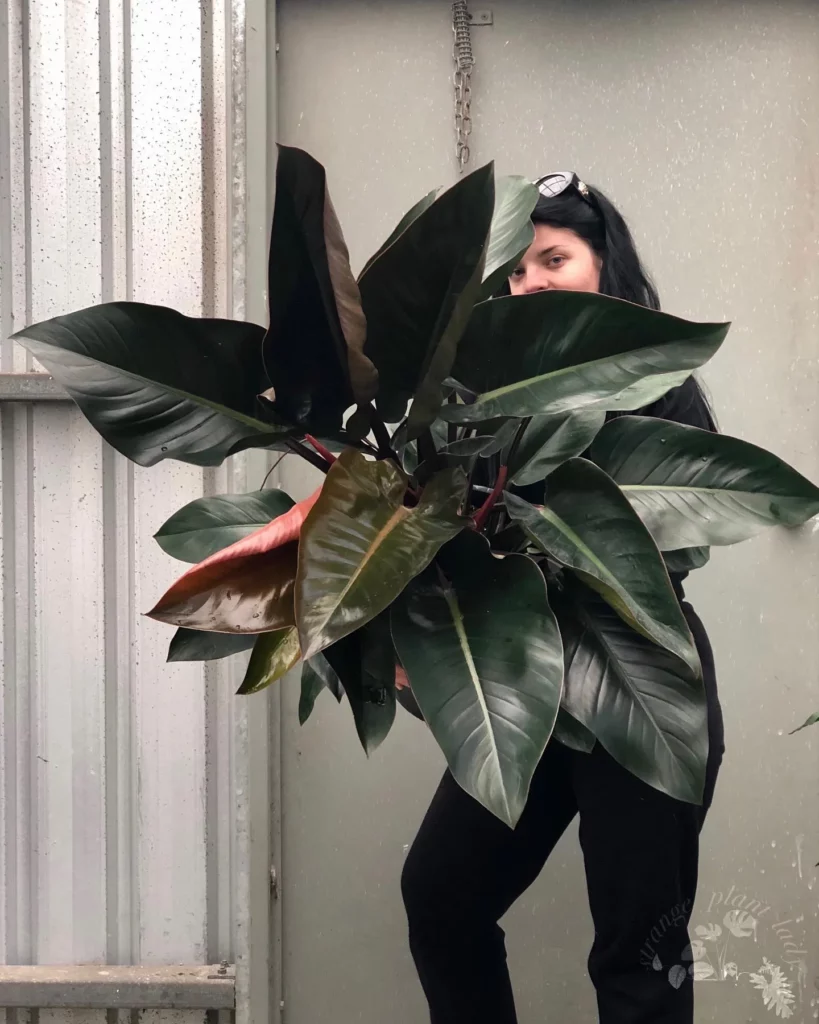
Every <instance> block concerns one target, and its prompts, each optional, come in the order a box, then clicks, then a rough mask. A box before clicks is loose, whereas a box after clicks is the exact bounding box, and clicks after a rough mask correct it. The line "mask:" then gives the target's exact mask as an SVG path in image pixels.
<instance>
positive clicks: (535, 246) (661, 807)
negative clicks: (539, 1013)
mask: <svg viewBox="0 0 819 1024" xmlns="http://www.w3.org/2000/svg"><path fill="white" fill-rule="evenodd" d="M537 185H538V188H539V190H540V193H541V194H540V197H539V200H538V203H537V206H536V207H535V210H534V213H533V215H532V220H533V221H534V227H535V240H534V242H533V243H532V245H531V246H530V247H529V249H528V251H527V252H526V254H525V255H524V256H523V258H522V259H521V261H520V263H519V265H518V266H517V267H516V268H515V270H514V272H513V274H512V276H511V278H510V279H509V291H510V292H511V294H512V295H525V294H528V293H530V292H534V291H541V290H544V289H550V288H557V289H565V290H570V291H592V292H602V293H603V294H606V295H613V296H616V297H618V298H621V299H627V300H629V301H630V302H635V303H639V304H641V305H644V306H649V307H651V308H652V309H657V308H659V300H658V297H657V292H656V290H655V289H654V286H653V285H652V284H651V282H650V281H649V279H648V277H647V275H646V273H645V271H644V270H643V268H642V265H641V263H640V259H639V257H638V255H637V251H636V249H635V246H634V242H633V240H632V237H631V234H630V232H629V230H628V227H627V226H626V223H625V221H624V220H623V218H622V216H621V215H620V214H619V213H618V211H617V210H616V209H615V207H614V206H613V205H612V204H611V203H610V202H609V200H608V199H606V197H605V196H604V195H603V194H602V193H601V192H600V191H598V190H597V189H592V188H589V187H587V186H586V185H585V184H584V183H583V182H582V181H580V180H579V179H578V177H577V176H576V175H574V174H566V173H562V172H561V173H559V174H552V175H546V176H545V177H544V178H541V179H540V180H539V181H538V182H537ZM640 414H641V415H647V416H659V417H662V418H664V419H670V420H676V421H677V422H680V423H688V424H692V425H694V426H698V427H703V428H706V429H715V427H714V423H713V420H712V417H711V414H710V412H709V409H708V404H707V402H706V401H705V398H704V397H703V394H702V392H701V390H700V388H699V385H698V384H697V383H696V381H695V380H694V378H693V377H692V378H690V379H689V380H688V381H687V382H686V383H685V384H684V385H682V387H679V388H676V389H674V390H673V391H671V392H669V394H668V395H666V396H665V397H664V398H663V399H661V400H660V401H659V402H656V403H655V404H654V405H652V406H650V407H648V408H646V409H642V410H640ZM540 490H541V493H542V485H541V486H540ZM682 579H683V576H677V577H676V578H674V579H673V582H674V585H675V589H676V590H677V593H678V595H679V597H680V600H681V601H682V607H683V611H684V613H685V615H686V618H687V620H688V623H689V625H690V627H691V630H692V633H693V635H694V638H695V640H696V643H697V647H698V649H699V653H700V657H701V659H702V666H703V674H704V679H705V686H706V692H707V697H708V709H709V715H708V732H709V757H708V765H707V770H706V785H705V802H704V805H703V806H702V807H696V806H694V805H692V804H686V803H682V802H680V801H677V800H675V799H673V798H672V797H669V796H667V795H665V794H664V793H660V792H658V791H657V790H655V789H652V788H651V787H650V786H648V785H647V784H646V783H644V782H641V781H640V780H639V779H637V778H636V777H635V776H633V775H631V774H630V773H629V772H627V771H626V770H625V769H624V768H622V767H621V766H620V765H619V764H618V763H617V762H616V761H615V760H614V759H613V758H612V757H611V756H610V755H609V754H607V753H606V751H605V750H603V748H602V747H601V746H600V744H597V745H596V746H595V748H594V750H593V751H592V752H591V753H589V754H583V753H579V752H577V751H574V750H570V749H569V748H568V747H565V746H562V745H561V744H560V743H559V742H557V741H555V740H553V741H551V742H550V743H549V745H548V746H547V748H546V752H545V753H544V755H543V758H542V760H541V762H540V765H539V766H538V768H537V771H536V772H535V776H534V779H533V780H532V786H531V790H530V795H529V800H528V803H527V805H526V809H525V811H524V813H523V816H522V817H521V819H520V822H519V824H518V826H517V828H516V829H515V830H514V831H513V830H511V829H509V828H508V827H507V826H506V825H504V824H502V823H501V822H500V821H499V820H498V819H496V818H495V817H493V815H491V814H490V813H489V811H487V810H485V809H484V808H483V807H482V806H481V805H480V804H478V803H477V802H476V801H475V800H473V799H472V798H471V797H469V796H467V794H466V793H465V792H464V791H463V790H462V789H461V788H460V787H459V786H458V785H457V783H456V782H455V781H454V779H453V778H452V776H451V775H450V774H449V773H448V772H447V773H446V774H445V776H444V778H443V780H442V782H441V784H440V786H439V788H438V791H437V793H436V794H435V797H434V798H433V801H432V804H431V806H430V808H429V810H428V812H427V814H426V817H425V819H424V822H423V824H422V825H421V829H420V831H419V833H418V836H417V838H416V840H415V842H414V844H413V846H412V849H411V850H410V852H409V854H408V856H407V861H406V864H405V867H404V873H403V877H402V891H403V896H404V903H405V906H406V910H407V916H408V919H409V932H410V946H411V949H412V954H413V957H414V959H415V964H416V967H417V969H418V974H419V976H420V979H421V984H422V985H423V988H424V992H425V994H426V997H427V1000H428V1002H429V1006H430V1011H431V1021H432V1024H467V1022H468V1024H514V1022H515V1021H516V1020H517V1018H516V1015H515V1006H514V1000H513V997H512V989H511V985H510V982H509V974H508V971H507V967H506V954H505V948H504V936H503V931H502V929H501V928H500V926H499V924H498V921H499V919H500V918H501V917H502V916H503V915H504V914H505V913H506V911H507V910H508V909H509V908H510V907H511V906H512V904H513V903H514V902H515V900H516V899H517V898H518V897H519V896H520V895H521V894H522V893H523V892H524V891H525V890H526V889H527V888H528V887H529V886H530V885H531V884H532V882H534V880H535V879H536V878H537V876H538V874H539V873H540V870H541V868H542V867H543V865H544V864H545V862H546V859H547V858H548V856H549V854H550V853H551V851H552V849H553V848H554V846H555V844H556V843H557V841H558V839H559V838H560V836H561V835H562V834H563V832H564V830H565V829H566V827H567V826H568V824H569V823H570V822H571V821H572V819H573V818H574V816H575V815H576V814H579V816H580V845H581V847H582V851H583V858H584V862H585V870H586V879H587V884H588V893H589V903H590V906H591V912H592V918H593V921H594V943H593V945H592V949H591V954H590V956H589V961H588V965H589V974H590V976H591V979H592V982H593V983H594V985H595V988H596V990H597V1003H598V1009H599V1015H600V1022H601V1024H692V1022H693V1019H694V1017H693V982H692V978H691V976H690V973H689V972H687V971H686V972H685V978H684V980H683V981H682V983H680V975H682V974H683V972H682V971H680V970H679V969H678V970H677V971H674V972H672V973H671V974H669V969H670V968H672V967H674V966H675V965H683V966H684V967H686V968H687V967H689V966H690V962H691V954H690V951H689V950H688V949H687V947H688V942H689V939H688V921H689V918H690V915H691V908H692V905H693V901H694V895H695V892H696V887H697V857H698V843H699V832H700V829H701V827H702V824H703V820H704V817H705V813H706V811H707V809H708V806H709V805H710V802H711V798H712V796H713V792H714V784H715V782H716V775H717V771H718V768H719V763H720V761H721V758H722V752H723V749H724V747H723V732H722V713H721V711H720V707H719V702H718V699H717V693H716V679H715V674H714V662H713V656H712V653H711V648H710V645H709V643H708V637H707V635H706V633H705V630H704V628H703V626H702V623H701V622H700V620H699V619H698V618H697V616H696V615H695V613H694V611H693V609H692V608H691V606H690V605H688V604H687V603H685V601H684V600H683V594H682V586H681V582H682ZM402 683H403V684H404V685H406V677H402V678H401V679H400V680H399V685H401V684H402ZM544 969H545V965H544ZM555 1020H557V1017H555Z"/></svg>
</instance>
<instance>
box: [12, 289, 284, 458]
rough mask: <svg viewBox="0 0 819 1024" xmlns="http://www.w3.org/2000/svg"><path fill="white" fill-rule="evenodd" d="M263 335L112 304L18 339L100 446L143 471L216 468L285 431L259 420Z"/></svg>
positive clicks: (227, 323)
mask: <svg viewBox="0 0 819 1024" xmlns="http://www.w3.org/2000/svg"><path fill="white" fill-rule="evenodd" d="M263 336H264V330H263V329H262V328H261V327H257V326H256V324H248V323H241V322H239V321H234V320H197V319H192V318H190V317H186V316H182V314H181V313H177V312H176V310H173V309H164V308H162V307H161V306H147V305H145V304H143V303H140V302H108V303H105V304H104V305H102V306H92V307H91V308H90V309H82V310H79V311H78V312H76V313H68V314H67V315H66V316H58V317H55V318H54V319H53V320H45V321H43V322H42V323H39V324H34V325H33V326H31V327H26V328H24V329H23V330H22V331H20V332H19V333H18V334H16V335H15V338H16V339H17V340H18V341H19V342H20V344H21V345H24V346H25V347H26V348H27V349H28V350H29V352H31V354H32V355H33V356H34V357H35V358H37V359H39V360H40V362H41V363H42V364H43V365H44V366H45V368H46V369H47V370H48V372H49V373H50V374H52V376H54V377H55V378H56V379H57V380H58V381H59V382H60V384H62V386H63V387H64V388H65V389H66V391H68V393H69V394H70V395H71V397H72V398H73V399H74V401H75V402H76V403H77V405H78V406H79V407H80V409H81V410H82V412H83V413H84V414H85V415H86V416H87V417H88V419H89V421H90V422H91V425H92V426H93V427H95V428H96V429H97V430H98V431H99V432H100V434H102V436H103V437H104V438H105V440H106V441H107V442H108V443H109V444H110V445H111V446H112V447H114V448H116V450H117V451H118V452H121V453H122V454H123V455H126V456H127V457H128V458H129V459H132V460H133V461H134V462H136V463H138V464H139V465H140V466H153V465H154V463H156V462H160V461H161V460H162V459H179V460H180V461H181V462H190V463H193V465H195V466H217V465H219V463H220V462H222V460H223V459H224V458H225V457H226V456H227V455H230V454H232V453H233V452H236V451H240V450H241V449H243V448H248V447H250V446H251V445H255V446H257V447H264V446H265V444H267V443H273V442H274V441H275V440H276V438H277V437H282V436H284V435H286V434H287V433H288V430H287V429H286V428H285V427H284V426H281V425H278V426H277V425H274V424H271V423H266V422H264V421H263V420H262V419H259V418H258V414H259V406H258V402H257V399H256V396H257V395H258V394H259V392H260V391H262V390H263V389H264V388H266V387H267V377H266V375H265V372H264V369H263V367H262V357H261V346H262V337H263Z"/></svg>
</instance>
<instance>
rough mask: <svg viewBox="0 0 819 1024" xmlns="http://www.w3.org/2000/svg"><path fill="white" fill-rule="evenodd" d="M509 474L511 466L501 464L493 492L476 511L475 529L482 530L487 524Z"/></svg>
mask: <svg viewBox="0 0 819 1024" xmlns="http://www.w3.org/2000/svg"><path fill="white" fill-rule="evenodd" d="M508 476H509V467H508V466H501V468H500V470H499V471H498V479H497V480H496V481H495V486H494V487H493V488H492V493H491V494H490V495H489V497H488V498H487V499H486V501H485V502H484V503H483V505H481V507H480V508H479V509H478V511H477V512H476V513H475V529H476V530H482V529H483V528H484V526H485V525H486V520H487V519H488V517H489V513H490V512H491V511H492V509H493V508H494V507H495V503H496V502H497V500H498V498H499V497H500V496H501V494H502V493H503V489H504V487H505V486H506V478H507V477H508Z"/></svg>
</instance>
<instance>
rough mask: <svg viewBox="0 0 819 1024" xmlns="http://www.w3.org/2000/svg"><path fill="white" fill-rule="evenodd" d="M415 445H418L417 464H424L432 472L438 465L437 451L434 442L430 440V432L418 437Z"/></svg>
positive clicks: (427, 431)
mask: <svg viewBox="0 0 819 1024" xmlns="http://www.w3.org/2000/svg"><path fill="white" fill-rule="evenodd" d="M416 444H417V445H418V462H419V464H420V463H422V462H426V463H427V464H428V466H429V469H430V471H432V470H434V468H435V467H436V465H437V463H438V449H437V448H436V447H435V441H434V440H433V439H432V431H431V430H425V431H424V432H423V434H421V435H420V436H419V438H418V440H417V442H416Z"/></svg>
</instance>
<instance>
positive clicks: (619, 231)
mask: <svg viewBox="0 0 819 1024" xmlns="http://www.w3.org/2000/svg"><path fill="white" fill-rule="evenodd" d="M588 191H589V196H588V198H587V197H585V196H583V195H581V194H580V192H579V191H578V190H577V189H576V188H574V187H572V188H568V189H566V191H565V192H561V193H560V194H559V195H557V196H551V197H546V196H540V197H539V198H538V201H537V205H536V206H535V209H534V211H533V212H532V220H533V222H534V223H535V224H550V225H551V226H552V227H557V228H568V229H569V230H570V231H574V233H575V234H576V235H579V236H580V238H582V239H583V241H584V242H586V243H587V244H588V245H589V246H591V248H592V249H593V250H594V252H595V253H597V255H598V256H599V257H600V260H601V267H600V291H601V293H602V294H603V295H611V296H613V297H614V298H616V299H625V300H626V301H627V302H634V303H636V304H637V305H639V306H648V308H649V309H659V308H660V297H659V295H658V294H657V289H656V288H655V286H654V283H653V282H652V280H651V278H650V277H649V275H648V273H647V272H646V270H645V268H644V267H643V264H642V262H641V261H640V257H639V255H638V253H637V246H636V245H635V244H634V239H633V238H632V236H631V232H630V231H629V228H628V224H626V222H625V220H624V219H623V216H622V214H621V213H620V211H619V210H618V209H617V207H616V206H615V205H614V203H612V202H611V200H610V199H608V198H607V197H606V196H605V195H604V194H603V193H602V192H601V191H600V189H598V188H594V187H592V186H588ZM636 411H637V413H638V415H641V416H657V417H659V418H660V419H673V420H676V421H678V422H682V423H688V424H690V425H691V426H696V427H701V428H703V429H704V430H716V429H717V427H716V422H715V419H714V415H713V413H712V411H711V407H710V404H709V402H708V399H707V398H706V396H705V393H704V392H703V389H702V386H701V385H700V383H699V382H698V381H697V379H696V378H695V377H693V376H691V377H689V378H688V380H687V381H686V382H685V383H684V384H682V385H680V387H678V388H673V389H672V390H671V391H669V392H668V394H666V395H663V397H662V398H661V399H659V401H657V402H654V403H653V404H652V405H649V406H646V407H645V408H643V409H638V410H636ZM615 415H620V414H618V413H612V414H610V416H615Z"/></svg>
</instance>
